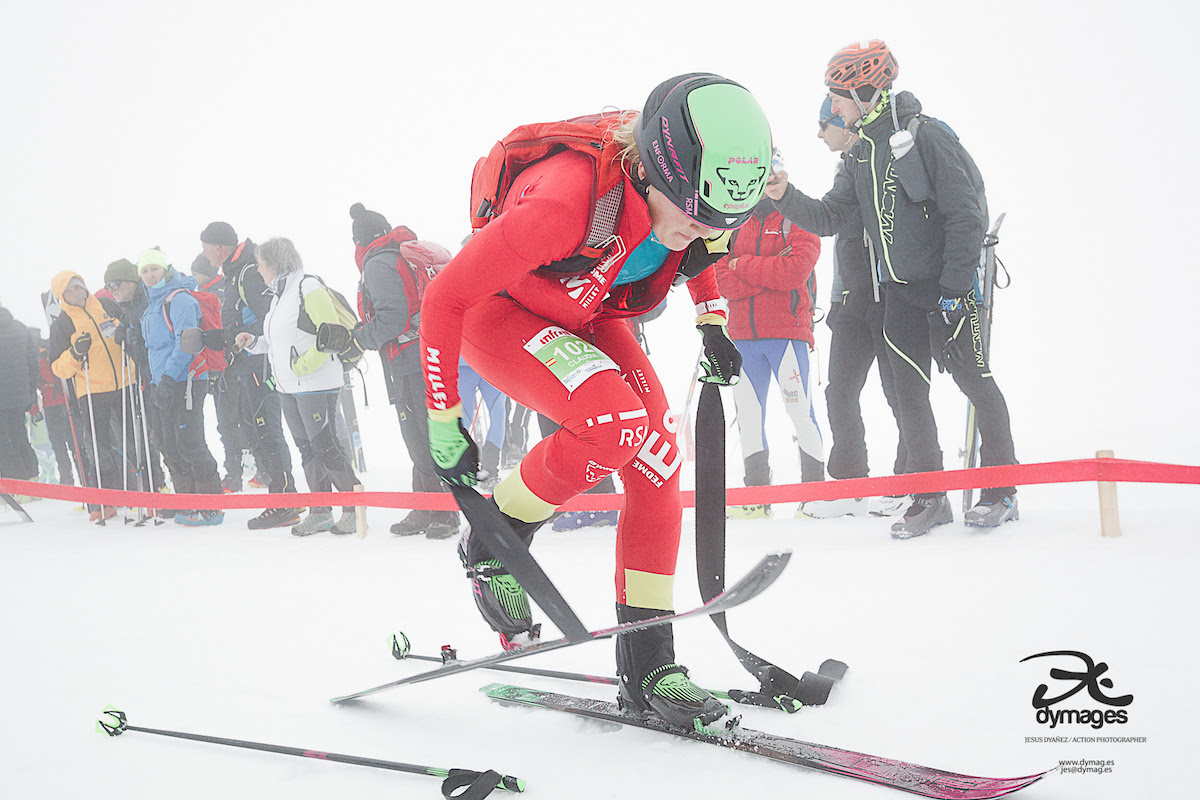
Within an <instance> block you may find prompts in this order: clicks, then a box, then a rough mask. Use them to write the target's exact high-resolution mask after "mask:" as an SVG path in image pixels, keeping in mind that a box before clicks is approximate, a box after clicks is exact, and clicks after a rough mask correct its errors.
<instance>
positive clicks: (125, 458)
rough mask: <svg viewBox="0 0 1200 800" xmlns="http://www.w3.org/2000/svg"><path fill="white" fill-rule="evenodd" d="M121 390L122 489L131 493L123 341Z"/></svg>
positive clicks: (126, 370)
mask: <svg viewBox="0 0 1200 800" xmlns="http://www.w3.org/2000/svg"><path fill="white" fill-rule="evenodd" d="M118 383H119V388H120V390H121V488H122V489H124V490H125V491H129V422H128V416H127V414H128V413H129V394H128V392H127V391H126V389H125V387H126V386H127V385H128V383H129V362H127V361H126V360H125V340H124V339H122V340H121V379H120V381H119V382H118ZM132 510H133V509H130V508H127V509H126V510H125V515H124V520H125V524H126V525H128V524H129V523H130V521H131V520H130V519H129V512H130V511H132Z"/></svg>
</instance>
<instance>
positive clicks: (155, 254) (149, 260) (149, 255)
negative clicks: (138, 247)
mask: <svg viewBox="0 0 1200 800" xmlns="http://www.w3.org/2000/svg"><path fill="white" fill-rule="evenodd" d="M149 266H155V267H162V268H163V269H164V270H166V269H170V268H171V265H170V264H168V263H167V256H166V254H165V253H163V251H162V250H159V249H158V248H157V247H151V248H150V249H149V250H143V251H142V254H141V255H139V256H138V260H137V268H138V272H141V271H142V270H143V269H145V268H146V267H149Z"/></svg>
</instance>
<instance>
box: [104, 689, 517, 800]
mask: <svg viewBox="0 0 1200 800" xmlns="http://www.w3.org/2000/svg"><path fill="white" fill-rule="evenodd" d="M96 731H97V732H98V733H104V734H107V735H109V736H120V735H121V734H122V733H125V732H126V731H138V732H139V733H153V734H157V735H159V736H172V737H174V738H176V739H190V740H191V741H193V742H207V743H209V744H222V745H227V746H229V747H242V748H245V749H247V750H261V751H263V752H266V753H279V754H281V755H285V756H301V757H303V758H316V759H320V760H321V761H337V762H340V763H342V764H355V765H357V766H361V767H377V768H379V769H390V770H394V771H396V772H409V773H412V774H414V775H431V776H433V777H435V778H445V780H443V781H442V796H443V797H446V798H453V800H482V798H484V797H487V796H488V795H490V794H491V793H492V792H493V791H495V790H496V789H501V790H503V791H506V792H523V791H525V781H524V780H522V779H521V778H514V777H512V776H511V775H501V774H500V773H498V772H496V771H495V770H487V771H486V772H476V771H474V770H469V769H442V768H440V767H426V766H421V765H420V764H404V763H401V762H398V761H382V760H380V759H377V758H365V757H363V756H347V755H341V754H339V753H324V752H321V751H319V750H309V749H305V748H299V747H283V746H281V745H275V744H261V743H259V742H246V741H242V740H240V739H225V738H222V737H219V736H204V735H202V734H197V733H184V732H182V731H164V730H158V729H156V728H140V727H137V726H134V725H130V724H129V723H128V722H127V721H126V717H125V712H123V711H118V710H117V709H115V708H113V707H112V706H109V707H108V708H105V709H104V712H103V713H102V714H101V715H100V718H99V719H98V720H96ZM463 787H466V789H465V790H464V791H462V792H459V793H458V794H455V792H456V791H457V790H459V789H463Z"/></svg>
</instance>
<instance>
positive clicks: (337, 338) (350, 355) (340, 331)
mask: <svg viewBox="0 0 1200 800" xmlns="http://www.w3.org/2000/svg"><path fill="white" fill-rule="evenodd" d="M317 349H318V350H320V351H321V352H322V353H337V354H338V356H339V357H340V358H341V361H342V366H344V367H353V366H354V365H355V364H357V363H358V362H359V361H361V360H362V357H363V346H362V343H361V342H359V340H358V328H355V329H354V330H350V329H349V328H347V327H346V326H344V325H338V324H336V323H333V322H322V323H321V325H320V327H318V328H317Z"/></svg>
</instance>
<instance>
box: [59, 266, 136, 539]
mask: <svg viewBox="0 0 1200 800" xmlns="http://www.w3.org/2000/svg"><path fill="white" fill-rule="evenodd" d="M50 287H51V290H52V291H53V292H54V296H55V297H56V298H57V300H58V303H59V306H60V308H61V309H62V313H60V314H59V315H58V317H56V318H55V320H54V322H53V323H52V324H51V325H50V339H49V345H48V348H47V349H48V353H47V357H48V360H49V361H50V369H51V371H52V372H53V373H54V375H55V376H57V377H58V378H60V379H62V380H65V381H68V382H69V383H70V384H72V385H73V386H74V395H75V398H76V399H77V402H76V403H75V404H74V408H75V409H76V414H75V425H76V428H77V429H78V436H79V444H80V445H81V447H82V448H83V450H84V451H86V452H87V454H88V455H87V456H86V457H84V458H83V459H82V462H83V463H82V468H83V475H82V476H81V477H82V479H83V481H84V484H85V485H87V486H92V487H100V488H104V489H120V488H122V487H123V486H124V478H123V475H122V470H123V464H122V462H123V461H124V459H123V458H119V457H118V455H117V454H118V452H120V453H132V452H133V447H134V446H136V445H135V444H134V442H133V438H132V432H133V417H132V415H131V414H129V409H130V406H129V404H128V402H124V403H123V402H122V399H121V393H122V392H123V391H125V390H126V388H127V387H128V386H130V385H131V384H132V383H133V381H134V380H135V379H136V370H135V369H125V368H124V367H123V362H122V359H121V344H120V342H119V341H117V331H118V329H119V328H120V321H119V319H117V318H116V317H114V316H113V315H112V314H110V313H109V312H108V310H107V309H106V308H105V307H104V305H103V304H102V303H101V301H100V300H99V299H98V298H97V297H95V296H94V295H93V294H92V293H91V292H89V291H88V288H87V285H86V284H85V283H84V282H83V278H81V277H80V276H79V275H78V274H77V273H74V272H72V271H70V270H65V271H63V272H60V273H59V274H57V275H55V276H54V279H53V280H52V281H51V284H50ZM122 409H124V410H125V413H126V416H125V419H124V421H122ZM122 430H123V431H125V432H126V434H127V435H128V436H129V440H128V441H125V442H123V443H117V442H114V431H115V432H116V435H117V437H119V436H120V432H121V431H122ZM89 510H90V512H91V514H90V518H91V520H92V521H93V522H103V521H104V520H106V519H109V518H111V517H113V516H115V515H116V509H115V508H113V507H112V506H104V507H101V506H96V505H90V506H89Z"/></svg>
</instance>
